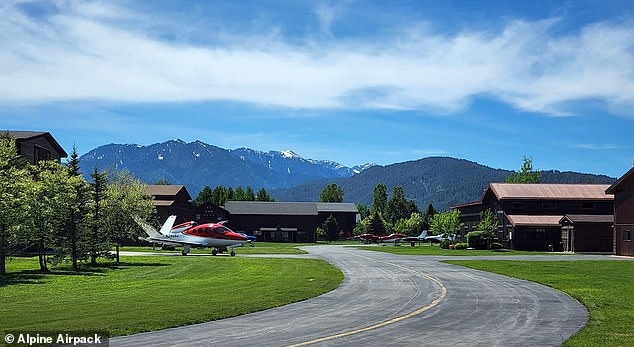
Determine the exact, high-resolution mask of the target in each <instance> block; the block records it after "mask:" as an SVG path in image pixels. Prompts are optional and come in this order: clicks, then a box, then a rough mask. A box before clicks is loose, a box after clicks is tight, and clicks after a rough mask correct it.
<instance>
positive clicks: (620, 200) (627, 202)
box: [605, 167, 634, 256]
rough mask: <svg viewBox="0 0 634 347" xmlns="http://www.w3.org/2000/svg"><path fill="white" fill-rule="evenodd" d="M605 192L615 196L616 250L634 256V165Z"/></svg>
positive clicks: (616, 252) (618, 253) (621, 253)
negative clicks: (633, 236)
mask: <svg viewBox="0 0 634 347" xmlns="http://www.w3.org/2000/svg"><path fill="white" fill-rule="evenodd" d="M605 192H606V194H610V195H613V196H614V252H615V254H617V255H626V256H634V243H633V242H632V231H634V167H632V168H631V169H630V170H629V171H628V172H626V173H625V175H623V176H622V177H621V178H619V179H618V180H617V181H616V182H614V184H613V185H612V186H610V187H609V188H608V189H606V191H605Z"/></svg>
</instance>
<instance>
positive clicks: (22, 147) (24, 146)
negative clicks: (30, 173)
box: [17, 136, 65, 164]
mask: <svg viewBox="0 0 634 347" xmlns="http://www.w3.org/2000/svg"><path fill="white" fill-rule="evenodd" d="M17 146H18V153H19V154H22V155H24V156H25V157H26V158H27V160H28V162H29V163H31V164H35V163H36V162H37V161H39V160H56V161H58V162H59V161H61V158H62V153H59V152H57V151H56V150H55V147H54V146H53V145H52V144H51V143H50V142H48V141H47V140H46V138H45V137H44V136H39V137H35V138H31V139H21V140H18V141H17ZM44 153H46V154H44ZM64 154H65V153H64Z"/></svg>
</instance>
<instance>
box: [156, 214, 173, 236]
mask: <svg viewBox="0 0 634 347" xmlns="http://www.w3.org/2000/svg"><path fill="white" fill-rule="evenodd" d="M175 222H176V216H175V215H171V216H169V217H168V218H167V220H166V221H165V224H163V227H161V230H159V233H161V235H163V236H165V235H167V234H169V233H170V230H172V227H173V226H174V223H175Z"/></svg>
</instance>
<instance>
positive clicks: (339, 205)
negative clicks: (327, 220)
mask: <svg viewBox="0 0 634 347" xmlns="http://www.w3.org/2000/svg"><path fill="white" fill-rule="evenodd" d="M317 211H318V212H354V213H358V212H359V210H358V209H357V205H356V204H353V203H351V202H318V203H317Z"/></svg>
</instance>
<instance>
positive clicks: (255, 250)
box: [113, 240, 359, 254]
mask: <svg viewBox="0 0 634 347" xmlns="http://www.w3.org/2000/svg"><path fill="white" fill-rule="evenodd" d="M253 244H254V245H255V247H250V246H245V247H238V248H236V249H235V251H236V253H237V254H307V253H308V252H306V251H303V250H301V249H299V248H297V247H301V246H318V245H358V244H359V241H345V240H344V241H333V242H326V241H318V242H317V243H286V242H254V243H253ZM120 250H121V251H126V252H156V253H161V252H168V253H180V252H181V250H182V248H181V247H177V248H176V250H171V251H170V250H165V251H163V250H161V249H160V247H157V248H156V249H152V247H150V246H124V247H121V248H120ZM113 251H114V250H113ZM190 253H193V254H211V249H209V248H205V249H195V248H192V249H191V250H190Z"/></svg>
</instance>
